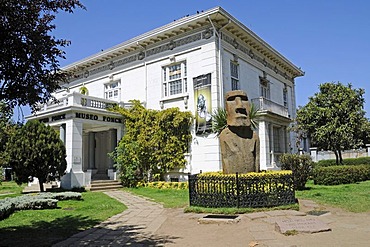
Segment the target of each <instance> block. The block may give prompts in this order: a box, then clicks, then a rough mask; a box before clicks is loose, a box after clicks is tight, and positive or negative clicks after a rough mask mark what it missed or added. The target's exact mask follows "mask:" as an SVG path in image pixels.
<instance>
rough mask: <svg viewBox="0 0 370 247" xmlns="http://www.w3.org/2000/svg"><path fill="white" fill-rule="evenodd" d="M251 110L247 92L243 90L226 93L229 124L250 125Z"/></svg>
mask: <svg viewBox="0 0 370 247" xmlns="http://www.w3.org/2000/svg"><path fill="white" fill-rule="evenodd" d="M249 111H250V105H249V101H248V96H247V93H245V92H244V91H242V90H234V91H230V92H227V93H226V112H227V125H229V126H249V127H250V126H251V120H250V118H249Z"/></svg>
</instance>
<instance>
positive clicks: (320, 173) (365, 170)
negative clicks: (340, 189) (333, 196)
mask: <svg viewBox="0 0 370 247" xmlns="http://www.w3.org/2000/svg"><path fill="white" fill-rule="evenodd" d="M369 179H370V165H340V166H328V167H317V168H315V169H314V171H313V180H314V183H315V184H319V185H339V184H350V183H357V182H361V181H366V180H369Z"/></svg>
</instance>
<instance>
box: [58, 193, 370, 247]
mask: <svg viewBox="0 0 370 247" xmlns="http://www.w3.org/2000/svg"><path fill="white" fill-rule="evenodd" d="M105 193H106V194H107V195H109V196H110V197H113V198H115V199H117V200H118V201H121V202H122V203H124V204H125V205H126V206H127V207H128V209H127V210H125V211H124V212H122V213H120V214H117V215H115V216H113V217H111V218H109V219H108V220H106V221H104V222H102V223H101V224H99V225H97V226H95V227H94V228H92V229H89V230H86V231H83V232H80V233H78V234H75V235H73V236H72V237H70V238H68V239H67V240H64V241H62V242H60V243H57V244H55V245H54V246H63V247H64V246H191V247H193V246H202V247H204V246H212V247H217V246H220V247H224V246H243V247H244V246H245V247H255V246H256V247H286V246H289V247H293V246H294V247H306V246H307V247H311V246H325V247H327V246H335V247H337V246H343V247H347V246H364V247H365V246H366V247H367V246H369V243H370V227H369V226H368V222H369V221H370V214H368V213H359V214H355V213H349V212H344V211H343V210H340V209H335V208H324V207H323V206H322V205H318V204H316V203H314V202H312V201H308V200H300V211H294V210H277V211H266V212H259V213H251V214H244V215H241V216H240V219H239V221H238V222H237V223H231V224H226V223H222V222H217V221H216V223H215V222H213V223H212V222H209V223H208V224H202V223H200V221H199V219H200V218H201V217H203V216H205V215H204V214H195V213H186V214H185V213H184V212H183V209H164V208H163V207H162V206H161V205H159V204H157V203H155V202H152V201H150V200H148V199H144V198H142V197H139V196H136V195H133V194H130V193H127V192H123V191H121V190H117V191H109V192H105ZM312 210H318V211H320V210H329V211H330V212H329V213H326V214H324V215H322V216H313V215H307V212H310V211H312ZM299 219H308V220H309V219H319V220H320V221H322V222H324V223H326V224H327V225H328V226H329V227H330V228H331V229H332V231H329V232H320V233H314V234H307V233H299V234H296V233H293V236H286V235H283V234H281V233H280V232H278V231H277V229H276V224H277V222H278V221H282V220H283V221H286V220H288V221H289V220H299Z"/></svg>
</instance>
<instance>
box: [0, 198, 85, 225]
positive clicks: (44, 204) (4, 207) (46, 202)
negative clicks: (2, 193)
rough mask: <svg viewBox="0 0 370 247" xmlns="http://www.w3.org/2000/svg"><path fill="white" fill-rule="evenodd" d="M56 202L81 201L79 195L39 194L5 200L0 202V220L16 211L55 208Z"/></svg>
mask: <svg viewBox="0 0 370 247" xmlns="http://www.w3.org/2000/svg"><path fill="white" fill-rule="evenodd" d="M58 200H60V201H62V200H81V193H77V192H62V193H41V194H36V195H23V196H18V197H12V198H5V199H3V200H0V220H2V219H5V218H6V217H8V216H9V215H11V214H12V213H14V211H16V210H28V209H49V208H56V207H57V203H58Z"/></svg>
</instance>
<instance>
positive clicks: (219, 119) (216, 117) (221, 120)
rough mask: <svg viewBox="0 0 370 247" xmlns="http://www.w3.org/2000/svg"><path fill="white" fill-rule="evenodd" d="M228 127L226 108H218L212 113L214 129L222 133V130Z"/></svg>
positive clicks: (218, 133) (215, 131)
mask: <svg viewBox="0 0 370 247" xmlns="http://www.w3.org/2000/svg"><path fill="white" fill-rule="evenodd" d="M226 127H227V113H226V110H225V108H217V109H215V110H214V111H213V113H212V131H213V132H214V133H217V135H220V134H221V131H222V130H223V129H225V128H226Z"/></svg>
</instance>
